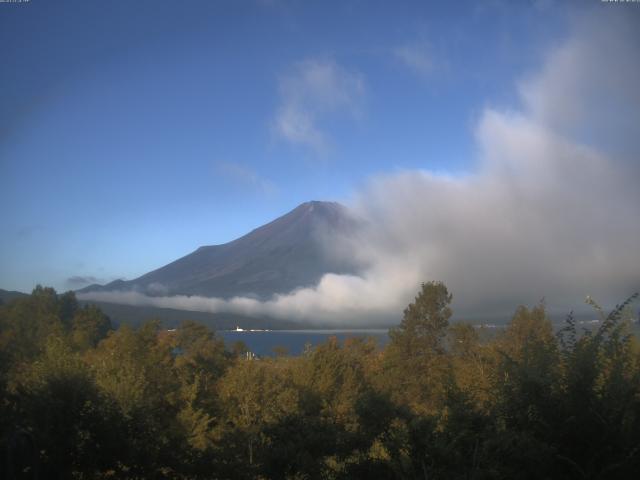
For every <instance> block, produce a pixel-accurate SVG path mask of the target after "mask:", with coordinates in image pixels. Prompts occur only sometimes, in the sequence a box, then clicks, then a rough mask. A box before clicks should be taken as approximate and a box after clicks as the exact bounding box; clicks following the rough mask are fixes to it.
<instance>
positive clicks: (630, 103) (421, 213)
mask: <svg viewBox="0 0 640 480" xmlns="http://www.w3.org/2000/svg"><path fill="white" fill-rule="evenodd" d="M596 13H597V15H584V16H582V17H580V18H577V19H576V21H575V24H574V27H573V28H574V31H573V35H572V36H571V37H570V38H569V39H568V40H567V41H566V42H565V43H564V44H563V45H560V46H559V47H558V48H556V49H555V50H554V51H552V52H550V54H549V55H548V57H547V60H546V62H545V63H544V65H543V66H542V68H541V70H540V71H539V72H538V73H537V74H535V75H531V76H530V77H528V78H526V79H525V80H524V81H522V82H521V83H520V84H519V85H518V87H519V92H520V96H521V107H520V108H519V109H518V110H508V111H507V110H501V109H494V108H488V109H486V110H485V111H484V112H483V115H482V116H481V118H480V120H479V122H478V125H477V128H476V132H475V134H476V138H477V144H478V160H477V163H476V166H475V168H474V169H473V170H472V171H470V172H468V173H466V174H464V175H457V176H444V175H438V174H434V173H431V172H429V171H407V172H401V173H398V174H393V175H384V176H380V177H377V178H374V179H372V180H371V181H370V183H369V185H368V186H367V187H366V188H364V189H363V190H361V191H359V192H357V193H356V194H355V195H354V198H353V199H352V202H351V204H350V205H349V206H350V208H351V210H352V211H353V212H354V214H355V215H356V216H357V217H359V218H360V219H361V220H362V223H363V225H365V227H363V228H362V229H361V230H360V231H358V232H357V233H356V234H354V235H353V236H351V237H350V238H344V239H341V240H340V242H339V245H337V246H336V250H339V251H340V252H342V254H344V252H345V251H346V252H349V254H350V255H352V256H353V257H355V258H357V259H358V260H360V261H361V262H362V264H364V265H367V268H365V269H364V271H363V272H362V275H361V276H351V275H334V274H328V275H325V276H324V277H323V278H322V279H321V281H320V282H319V284H318V285H317V286H315V287H313V288H304V289H300V290H297V291H294V292H292V293H291V294H288V295H279V296H276V297H274V298H273V299H271V300H270V301H266V302H260V301H258V300H254V299H249V298H233V299H230V300H223V299H217V298H202V297H194V296H192V297H184V296H174V297H148V296H146V295H143V294H141V293H137V292H97V293H91V294H87V295H83V296H82V297H83V298H87V299H93V300H102V301H109V302H116V303H126V304H132V305H153V306H158V307H167V308H178V309H186V310H198V311H209V312H221V311H230V312H237V313H242V314H248V315H269V316H274V317H283V318H288V319H294V320H296V319H297V320H301V321H304V320H315V321H322V322H333V323H342V322H345V321H349V322H354V321H362V322H366V323H368V324H374V323H395V322H396V321H397V320H398V319H399V318H400V316H401V314H402V309H403V308H404V307H405V306H406V305H407V303H408V302H409V301H411V300H412V298H413V296H414V295H415V294H416V292H417V291H418V289H419V286H420V282H422V281H428V280H442V281H444V282H445V283H446V284H447V285H448V286H449V288H450V290H451V291H452V292H453V294H454V309H455V311H456V312H457V314H458V316H462V317H464V316H467V317H470V316H471V317H472V316H474V314H478V313H480V314H484V315H491V314H495V315H504V314H508V312H511V311H513V309H514V308H515V306H516V305H518V304H520V303H525V304H531V303H535V302H537V301H538V300H540V299H541V298H542V297H545V299H546V302H547V304H548V305H549V307H550V308H551V310H554V309H555V310H557V311H562V312H567V311H568V310H570V309H572V308H576V307H578V308H579V307H580V306H581V305H582V304H583V299H584V297H585V296H586V295H592V296H593V297H594V298H596V299H598V300H599V301H600V302H601V303H603V304H613V303H615V302H617V301H621V300H622V299H623V298H624V297H625V296H626V295H629V294H631V293H633V292H634V291H635V290H637V289H639V288H640V243H639V240H640V222H639V221H638V220H639V218H640V215H639V210H638V207H639V206H640V187H639V184H638V181H639V179H640V89H638V88H637V79H638V78H640V57H639V56H638V55H637V52H638V51H639V50H640V31H638V30H637V28H635V27H636V26H637V21H638V19H639V18H638V15H637V14H635V13H633V15H631V16H630V17H628V18H623V17H622V15H621V13H620V12H618V11H616V9H609V10H608V11H607V10H606V9H604V10H603V9H598V10H597V12H596ZM627 13H628V12H627Z"/></svg>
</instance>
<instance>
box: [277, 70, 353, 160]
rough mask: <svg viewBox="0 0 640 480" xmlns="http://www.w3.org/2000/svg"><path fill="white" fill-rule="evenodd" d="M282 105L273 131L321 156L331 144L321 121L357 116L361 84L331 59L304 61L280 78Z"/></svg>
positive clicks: (351, 73) (349, 72)
mask: <svg viewBox="0 0 640 480" xmlns="http://www.w3.org/2000/svg"><path fill="white" fill-rule="evenodd" d="M279 90H280V98H281V104H280V107H279V108H278V111H277V113H276V116H275V119H274V120H273V130H274V132H275V133H276V134H277V135H278V136H279V137H280V138H282V139H284V140H286V141H288V142H290V143H292V144H296V145H301V146H305V147H309V148H311V149H313V150H315V151H316V152H319V153H322V152H324V151H326V150H327V148H328V147H329V144H330V139H329V138H328V136H327V134H326V132H324V131H323V129H322V121H323V120H325V119H326V118H327V117H328V116H329V115H331V114H335V113H347V114H349V115H355V116H357V115H358V114H359V112H360V111H361V102H362V97H363V95H364V81H363V78H362V76H361V75H360V74H358V73H356V72H351V71H349V70H346V69H344V68H343V67H341V66H340V65H338V64H337V63H336V62H334V61H332V60H306V61H303V62H300V63H298V64H296V65H295V66H294V68H292V69H291V71H290V72H288V74H286V75H284V76H283V77H282V78H281V79H280V84H279Z"/></svg>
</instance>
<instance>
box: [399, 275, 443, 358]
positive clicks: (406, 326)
mask: <svg viewBox="0 0 640 480" xmlns="http://www.w3.org/2000/svg"><path fill="white" fill-rule="evenodd" d="M451 299H452V295H451V294H450V293H449V291H448V290H447V287H446V286H445V285H444V283H442V282H427V283H423V284H422V289H421V290H420V293H419V294H418V295H417V296H416V298H415V300H414V302H413V303H411V304H409V306H408V307H407V308H406V309H405V311H404V317H403V318H402V322H401V323H400V326H399V327H398V328H394V329H391V330H390V331H389V337H390V339H391V346H392V348H397V349H400V350H401V351H402V352H403V354H404V355H406V356H409V357H416V356H428V355H432V354H434V353H442V351H443V339H444V337H445V336H446V334H447V328H448V326H449V318H451V313H452V312H451V308H450V307H449V305H450V304H451Z"/></svg>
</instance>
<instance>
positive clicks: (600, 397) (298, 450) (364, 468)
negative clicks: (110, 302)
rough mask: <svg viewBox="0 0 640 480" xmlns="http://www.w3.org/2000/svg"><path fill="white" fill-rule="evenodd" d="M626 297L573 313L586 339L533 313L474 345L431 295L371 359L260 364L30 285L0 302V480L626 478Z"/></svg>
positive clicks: (634, 359)
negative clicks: (592, 324) (588, 327)
mask: <svg viewBox="0 0 640 480" xmlns="http://www.w3.org/2000/svg"><path fill="white" fill-rule="evenodd" d="M636 297H637V296H633V297H631V298H629V299H628V300H627V301H625V302H623V303H622V304H621V305H620V306H618V307H617V308H615V309H614V310H613V311H612V312H611V313H610V314H608V315H607V314H605V313H604V310H603V309H602V308H601V307H600V306H599V305H598V304H597V303H596V302H594V301H593V300H591V299H588V303H589V304H590V305H591V306H592V307H593V308H594V310H595V312H596V314H597V315H598V316H599V318H600V322H599V323H598V325H597V327H596V328H595V329H594V330H593V331H579V329H578V324H577V322H576V320H575V319H574V317H573V315H569V316H568V317H567V321H566V325H565V326H564V328H561V329H560V330H559V331H558V332H557V333H554V328H553V326H552V324H551V322H550V320H549V318H548V316H547V313H546V309H545V306H544V304H540V305H537V306H534V307H533V308H527V307H525V306H520V307H518V308H517V309H516V310H515V312H514V315H513V317H512V319H511V321H510V322H509V324H508V325H507V326H506V328H505V329H504V330H503V331H501V332H500V333H499V334H498V335H494V336H493V337H490V338H483V334H482V331H481V330H479V329H478V328H476V327H474V326H471V325H468V324H464V323H455V324H450V323H449V320H450V317H451V315H452V312H451V308H450V304H451V299H452V297H451V294H450V293H449V292H448V290H447V288H446V286H445V285H444V284H442V283H440V282H429V283H425V284H423V285H422V287H421V290H420V292H419V293H418V295H417V296H416V298H415V301H414V302H413V303H411V304H410V305H409V306H408V307H407V309H406V310H405V312H404V317H403V319H402V322H401V323H400V325H399V326H398V327H397V328H394V329H392V330H391V331H390V335H389V336H390V343H389V344H388V345H387V346H386V347H385V348H379V347H378V346H377V345H376V344H375V343H374V342H373V341H371V340H363V339H351V340H347V341H345V342H343V343H340V342H339V341H338V340H337V339H335V338H332V339H330V340H329V341H327V342H325V343H324V344H321V345H318V346H315V347H309V348H307V349H306V350H305V353H304V354H303V355H301V356H297V357H295V356H289V355H286V354H285V352H284V351H283V350H279V351H278V352H277V355H275V356H274V357H271V358H262V359H259V358H253V357H252V356H251V355H247V354H246V352H247V351H248V348H247V346H246V345H243V344H237V345H234V346H233V347H232V348H230V349H229V350H226V349H225V345H224V343H223V342H222V340H220V339H219V338H218V337H217V336H216V335H215V333H214V332H212V331H211V330H209V329H208V328H206V327H204V326H202V325H199V324H197V323H194V322H190V321H185V322H183V323H182V324H181V325H180V326H179V327H178V328H177V329H173V330H166V329H164V328H163V327H162V326H161V325H160V324H159V322H157V321H149V322H147V323H144V324H142V325H141V326H140V327H138V328H135V329H134V328H131V327H128V326H122V327H120V328H119V329H118V330H113V329H112V327H111V323H110V321H109V318H108V317H107V316H105V315H104V314H103V313H102V312H101V311H100V310H99V309H98V308H97V307H95V306H84V307H81V306H79V305H78V302H77V301H76V299H75V296H74V294H73V293H71V292H68V293H65V294H60V295H59V294H57V293H56V292H55V291H54V290H53V289H51V288H44V287H41V286H38V287H36V289H34V291H33V293H32V295H30V296H28V297H25V298H18V299H14V300H12V301H8V302H7V303H5V304H3V305H0V450H1V451H0V458H1V459H2V461H1V462H0V478H47V479H48V478H53V479H56V478H59V479H66V478H109V479H129V478H158V479H161V478H162V479H164V478H166V479H169V478H171V479H210V478H223V479H224V478H229V479H234V478H238V479H245V478H246V479H267V478H273V479H357V478H381V479H404V478H408V479H413V478H460V479H462V478H465V479H471V478H473V479H482V478H567V479H573V478H576V479H582V478H635V476H636V473H637V471H640V345H639V342H638V340H637V338H636V337H635V336H634V335H632V333H631V328H632V322H633V318H632V317H633V313H632V311H631V306H632V304H633V302H634V301H635V300H636ZM5 459H6V460H5Z"/></svg>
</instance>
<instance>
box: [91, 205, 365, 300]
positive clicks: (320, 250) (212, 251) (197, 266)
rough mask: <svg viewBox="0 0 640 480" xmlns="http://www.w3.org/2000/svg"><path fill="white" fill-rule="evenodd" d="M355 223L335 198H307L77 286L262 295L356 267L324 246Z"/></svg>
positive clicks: (154, 293)
mask: <svg viewBox="0 0 640 480" xmlns="http://www.w3.org/2000/svg"><path fill="white" fill-rule="evenodd" d="M354 226H355V221H354V220H353V219H352V218H351V217H350V216H349V214H348V212H347V209H346V208H345V207H344V206H342V205H340V204H339V203H335V202H320V201H312V202H306V203H303V204H302V205H299V206H298V207H296V208H295V209H294V210H292V211H291V212H289V213H287V214H286V215H283V216H282V217H279V218H277V219H276V220H274V221H272V222H270V223H268V224H266V225H263V226H261V227H259V228H256V229H255V230H253V231H251V232H250V233H248V234H246V235H244V236H243V237H240V238H238V239H236V240H233V241H232V242H229V243H225V244H222V245H211V246H203V247H200V248H198V249H197V250H196V251H194V252H193V253H190V254H189V255H186V256H184V257H182V258H180V259H178V260H176V261H174V262H172V263H169V264H168V265H165V266H164V267H161V268H158V269H157V270H153V271H152V272H149V273H146V274H145V275H142V276H141V277H138V278H136V279H134V280H130V281H123V280H116V281H115V282H111V283H109V284H107V285H104V286H102V285H90V286H88V287H85V288H83V289H82V290H80V292H82V293H89V292H96V291H130V290H132V291H138V292H141V293H145V294H147V295H152V296H164V295H200V296H205V297H219V298H231V297H236V296H242V297H253V298H257V299H262V300H264V299H267V298H269V297H271V296H273V295H274V294H279V293H288V292H290V291H292V290H295V289H296V288H300V287H307V286H311V285H314V284H316V283H317V282H318V281H319V280H320V278H321V277H322V275H324V274H325V273H355V271H356V267H355V265H349V264H348V263H346V262H345V261H344V259H339V258H337V257H336V256H335V255H333V254H332V253H331V251H330V250H331V249H330V248H329V247H330V246H331V245H330V244H331V243H332V242H333V241H335V239H336V238H338V237H340V236H342V235H345V234H348V233H349V231H351V230H352V229H353V228H354Z"/></svg>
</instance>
